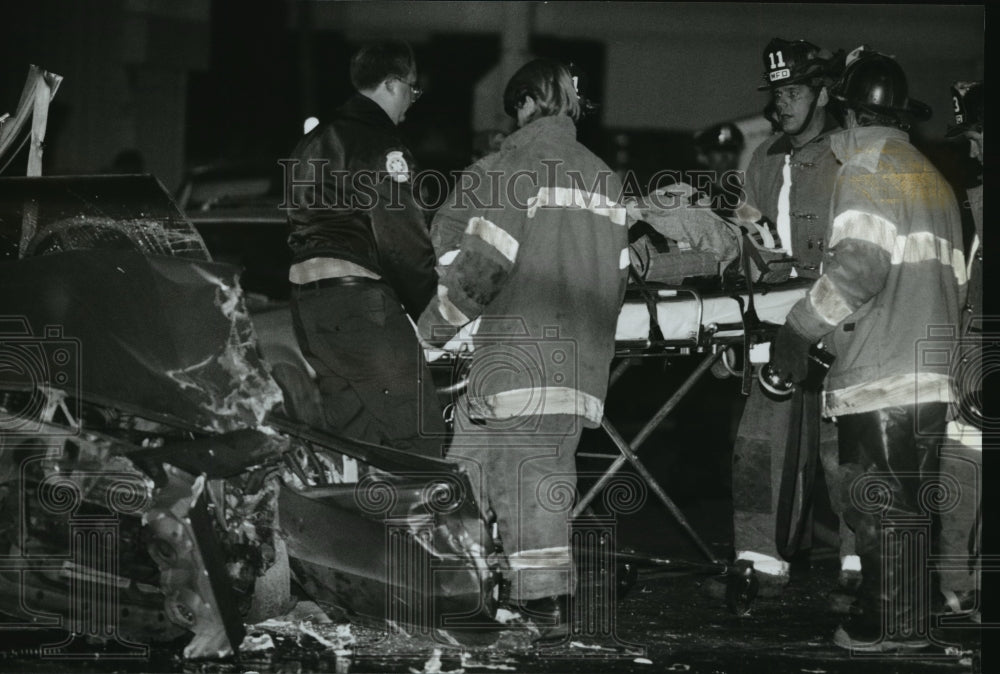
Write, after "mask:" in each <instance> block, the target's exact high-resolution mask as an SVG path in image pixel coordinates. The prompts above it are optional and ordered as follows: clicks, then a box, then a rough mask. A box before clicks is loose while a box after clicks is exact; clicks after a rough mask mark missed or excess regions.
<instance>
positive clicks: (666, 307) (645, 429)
mask: <svg viewBox="0 0 1000 674" xmlns="http://www.w3.org/2000/svg"><path fill="white" fill-rule="evenodd" d="M809 286H810V282H809V281H802V280H800V281H794V280H793V281H790V282H786V283H783V284H781V285H778V286H757V287H755V288H753V287H752V286H751V287H750V288H743V289H740V290H732V291H705V292H703V291H700V290H698V289H696V288H695V287H691V286H668V285H663V284H654V283H640V284H639V285H637V286H631V287H630V288H629V290H628V292H627V293H626V298H625V302H624V304H623V306H622V309H621V311H620V313H619V317H618V324H617V328H616V331H615V342H616V363H615V365H614V367H613V369H612V372H611V375H610V383H609V390H608V396H609V397H611V396H615V395H616V393H615V390H614V385H615V383H616V382H617V381H618V380H619V379H621V377H622V375H623V374H625V372H626V371H627V370H628V369H629V368H630V367H632V366H633V365H635V364H637V363H639V362H642V360H643V359H646V358H673V357H682V356H695V357H700V358H701V362H700V363H699V364H698V366H697V367H696V368H695V369H694V371H693V372H692V373H691V374H690V375H689V376H688V377H687V379H686V380H685V381H684V382H682V384H681V385H680V386H679V387H678V388H677V390H675V391H674V392H673V393H672V394H671V395H670V397H669V399H668V400H667V401H666V402H664V403H663V405H661V406H660V407H659V408H658V409H657V410H656V411H655V413H653V414H652V415H651V416H650V418H649V419H648V420H647V421H646V423H645V424H644V425H643V426H642V428H641V429H640V430H639V432H638V433H636V435H635V436H634V437H633V438H632V439H631V440H627V439H626V438H624V437H623V436H622V434H621V433H620V432H619V431H618V429H617V428H616V427H615V426H614V424H613V423H612V422H611V420H610V419H608V418H607V417H606V416H605V417H604V419H603V420H602V422H601V428H602V429H603V430H604V432H605V433H606V435H607V436H608V438H609V439H610V440H611V442H612V443H613V444H614V446H615V447H616V448H617V450H618V456H617V457H615V456H614V455H613V454H579V455H578V456H581V457H585V458H605V459H608V458H613V461H612V463H611V465H610V466H609V467H608V468H607V469H606V470H605V471H604V473H603V475H602V476H601V477H600V478H599V479H598V480H597V482H596V483H595V484H593V486H591V487H590V489H589V490H588V491H587V492H586V493H584V494H583V495H582V496H581V498H580V499H579V501H578V503H577V505H576V506H575V508H574V510H573V517H574V518H577V517H579V516H580V515H582V514H583V513H584V512H585V511H586V510H587V508H588V507H589V506H590V504H591V502H592V501H593V500H594V498H595V497H596V496H597V495H598V494H599V493H600V492H601V491H602V490H603V489H604V488H605V487H606V486H607V485H608V484H609V483H610V482H611V480H612V478H613V477H614V476H615V474H616V473H617V472H618V471H620V470H621V469H622V467H624V465H625V464H626V463H630V464H631V465H632V466H633V468H634V469H635V470H636V472H638V473H639V475H640V476H641V477H642V478H643V480H644V481H645V482H646V483H647V485H648V486H649V488H650V489H651V490H652V491H653V493H654V494H655V495H656V496H657V498H658V499H659V500H660V501H661V502H662V503H663V505H664V506H665V507H666V508H667V509H668V510H669V511H670V513H671V514H672V516H673V517H674V518H675V520H676V521H677V522H678V524H679V525H680V526H681V527H682V528H683V529H684V530H685V531H686V532H687V534H688V535H689V536H690V537H691V539H692V540H693V541H694V543H695V544H696V545H697V547H698V549H699V550H700V551H701V552H702V553H703V554H704V556H705V557H706V559H707V560H708V564H707V565H703V570H705V571H707V572H710V573H712V572H714V573H720V574H726V573H729V574H730V577H733V575H734V574H733V569H732V568H731V567H730V566H728V565H726V564H725V563H724V562H722V561H719V560H716V559H715V557H714V555H713V553H712V551H711V549H710V548H709V547H708V546H707V545H706V544H705V542H704V541H703V540H702V539H701V537H700V536H699V535H698V534H697V532H695V531H694V529H693V528H692V527H691V526H690V525H689V524H688V522H687V520H686V519H685V517H684V515H683V513H682V512H681V511H680V509H679V508H678V507H677V506H676V505H675V504H674V502H673V501H672V500H671V499H670V497H669V496H668V495H667V494H666V492H665V491H664V490H663V488H662V487H661V486H660V485H659V484H658V483H657V481H656V479H655V478H654V477H653V476H652V474H650V472H649V471H648V470H647V469H646V467H645V466H644V465H643V464H642V462H641V461H640V460H639V458H638V456H637V453H638V452H639V450H640V449H641V447H642V445H643V444H644V443H645V442H646V440H647V439H648V438H649V436H650V435H651V434H652V433H653V432H654V431H655V430H656V428H657V427H658V426H659V425H660V424H661V423H662V422H663V421H664V419H666V417H667V416H668V415H669V414H670V413H671V412H672V411H673V410H674V409H675V408H676V406H677V405H678V404H679V403H680V402H681V401H682V400H683V399H684V398H685V396H687V395H688V394H689V393H690V392H691V390H692V389H693V388H694V386H695V385H696V384H697V382H698V380H699V379H700V378H701V377H702V375H704V374H705V372H707V371H709V370H710V369H712V367H713V366H714V365H715V364H716V363H718V362H720V361H721V362H722V366H723V367H725V368H726V369H728V370H730V372H732V373H733V374H738V373H737V372H736V371H735V370H734V369H733V368H734V365H735V363H737V362H741V363H742V368H743V375H744V376H743V386H744V392H748V391H749V385H750V383H751V377H750V376H749V374H750V363H751V362H752V361H753V362H764V361H766V360H767V354H766V350H767V343H768V342H769V341H770V339H771V336H772V334H773V332H774V330H775V329H776V328H777V327H778V326H779V325H780V324H782V323H784V321H785V316H786V315H787V314H788V312H789V311H790V310H791V308H792V306H793V305H794V304H795V303H796V302H797V301H798V300H799V299H801V298H802V297H804V296H805V294H806V292H807V290H808V288H809ZM470 327H473V329H474V326H470ZM465 339H466V337H465V336H464V335H462V334H460V336H459V337H458V338H456V342H455V343H459V342H462V341H464V340H465ZM453 347H454V343H453V344H452V345H451V346H446V347H445V351H443V352H436V353H429V354H428V355H429V358H430V359H431V360H432V361H436V362H437V363H438V364H439V365H440V364H443V363H447V362H451V363H456V362H457V359H461V355H460V354H458V355H456V353H455V352H454V351H453V350H452V349H453ZM761 350H763V351H764V353H759V352H760V351H761ZM737 353H742V359H741V358H739V357H738V356H737ZM442 356H444V357H443V358H442ZM461 384H462V382H461V381H459V382H458V384H456V385H454V386H453V387H452V388H453V389H454V391H455V392H457V391H458V390H460V387H461ZM660 561H662V562H663V564H660V565H661V566H662V565H670V566H675V564H674V563H672V562H668V561H667V560H660ZM688 566H689V567H690V566H691V565H688Z"/></svg>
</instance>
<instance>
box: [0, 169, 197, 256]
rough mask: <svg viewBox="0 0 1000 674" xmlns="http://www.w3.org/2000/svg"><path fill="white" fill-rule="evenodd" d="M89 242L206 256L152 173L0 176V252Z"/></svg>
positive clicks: (36, 250)
mask: <svg viewBox="0 0 1000 674" xmlns="http://www.w3.org/2000/svg"><path fill="white" fill-rule="evenodd" d="M92 248H101V249H105V250H106V249H109V248H112V249H119V250H129V249H131V250H135V251H137V252H141V253H143V254H146V255H169V256H175V257H185V258H191V259H195V260H209V259H211V257H210V256H209V254H208V250H207V249H206V248H205V244H204V242H203V241H202V239H201V236H200V235H199V234H198V232H197V230H195V228H194V227H193V226H192V225H191V223H190V222H189V221H188V220H187V219H186V218H185V217H184V216H183V215H182V214H181V212H180V210H178V208H177V206H176V205H175V204H174V202H173V201H172V200H171V198H170V196H169V195H168V194H167V192H166V190H165V189H164V188H163V186H162V185H161V184H160V182H159V181H158V180H157V179H156V178H155V177H153V176H150V175H141V176H139V175H135V176H53V177H45V178H23V177H16V178H0V260H15V259H17V258H18V257H27V256H31V255H43V254H46V253H53V252H61V251H66V250H81V249H92ZM19 253H20V254H19Z"/></svg>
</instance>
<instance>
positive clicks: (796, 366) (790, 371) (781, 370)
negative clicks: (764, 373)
mask: <svg viewBox="0 0 1000 674" xmlns="http://www.w3.org/2000/svg"><path fill="white" fill-rule="evenodd" d="M810 347H812V342H811V341H810V340H809V339H808V338H807V337H803V336H802V335H800V334H799V333H797V332H796V331H795V330H794V329H793V328H792V327H791V326H790V325H788V324H787V323H785V324H784V325H782V326H781V327H780V328H778V334H777V336H776V337H775V338H774V343H773V344H772V345H771V369H772V370H774V372H775V373H776V374H778V375H780V376H781V377H782V378H783V379H785V380H787V381H791V382H792V383H794V384H798V383H801V382H802V381H804V380H805V378H806V375H808V374H809V349H810Z"/></svg>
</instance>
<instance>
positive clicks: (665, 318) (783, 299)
mask: <svg viewBox="0 0 1000 674" xmlns="http://www.w3.org/2000/svg"><path fill="white" fill-rule="evenodd" d="M808 290H809V285H808V284H802V283H796V284H794V285H791V286H789V287H781V288H777V289H774V288H772V289H768V290H767V291H766V292H755V293H754V309H755V310H756V312H757V318H759V319H760V320H761V321H766V322H769V323H775V324H782V323H784V322H785V316H786V315H787V314H788V312H789V311H790V310H791V308H792V306H793V305H794V304H795V303H796V302H798V301H799V300H800V299H801V298H803V297H805V294H806V292H807V291H808ZM649 292H650V293H652V294H653V295H655V297H656V320H657V322H658V323H659V325H660V331H661V332H662V333H663V338H664V340H666V341H668V342H672V341H678V342H681V341H694V340H696V339H697V338H698V336H699V335H700V334H702V333H705V332H709V333H714V336H716V337H727V336H738V335H741V334H742V333H743V331H742V328H737V329H731V328H730V329H726V327H725V326H732V325H734V324H739V325H742V322H743V315H742V312H741V310H740V302H739V301H738V300H737V299H736V297H737V295H736V294H735V293H733V294H732V295H727V296H700V298H699V296H698V295H696V294H694V293H693V292H691V291H687V290H685V289H683V288H677V289H660V290H653V289H651V290H650V291H649ZM739 297H740V298H741V299H742V302H743V308H744V309H745V308H746V306H747V301H748V295H747V293H746V292H742V293H740V295H739ZM699 326H700V330H699ZM648 338H649V309H648V306H647V304H646V301H645V300H644V299H642V298H641V297H636V298H632V297H629V298H628V299H626V301H625V304H624V305H623V306H622V310H621V313H620V314H619V315H618V327H617V329H616V330H615V341H618V342H625V341H636V340H645V339H648Z"/></svg>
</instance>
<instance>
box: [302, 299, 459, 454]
mask: <svg viewBox="0 0 1000 674" xmlns="http://www.w3.org/2000/svg"><path fill="white" fill-rule="evenodd" d="M291 308H292V319H293V321H294V324H295V336H296V338H297V340H298V342H299V347H300V348H301V349H302V354H303V355H304V356H305V358H306V360H307V361H308V362H309V364H310V365H311V366H312V367H313V369H314V370H316V374H317V377H318V382H319V389H320V395H321V397H322V402H323V414H324V417H325V420H326V425H327V427H328V429H329V430H330V431H332V432H335V433H339V434H342V435H345V436H347V437H350V438H355V439H358V440H364V441H366V442H372V443H376V444H380V445H384V446H387V447H394V448H396V449H404V450H408V451H412V452H414V453H416V454H421V455H423V456H432V457H435V458H440V457H441V455H442V446H443V445H444V443H445V426H444V420H443V419H442V417H441V406H440V403H439V402H438V399H437V394H436V392H435V389H434V382H433V381H432V379H431V374H430V372H429V370H428V368H427V364H426V363H425V361H424V357H423V352H422V350H421V348H420V345H419V343H418V342H417V338H416V334H415V332H414V329H413V326H412V324H411V323H410V321H409V320H408V319H407V317H406V313H405V312H404V311H403V308H402V306H401V305H400V303H399V300H398V299H397V298H396V296H395V294H394V293H393V292H392V290H391V289H390V288H389V287H388V286H387V285H385V284H384V283H380V282H370V283H367V282H366V283H358V284H354V285H345V286H333V287H327V288H315V289H295V290H293V291H292V302H291Z"/></svg>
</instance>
